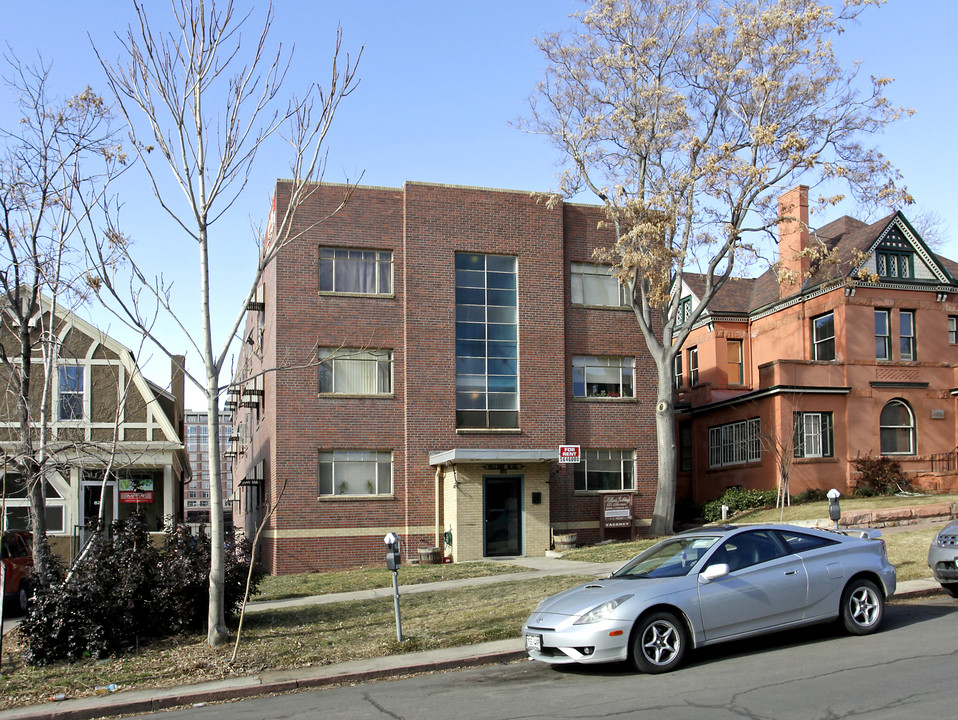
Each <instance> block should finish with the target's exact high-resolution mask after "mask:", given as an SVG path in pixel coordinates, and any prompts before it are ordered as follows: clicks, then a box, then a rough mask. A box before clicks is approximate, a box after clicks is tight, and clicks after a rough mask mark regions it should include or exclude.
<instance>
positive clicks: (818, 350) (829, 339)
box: [812, 311, 836, 361]
mask: <svg viewBox="0 0 958 720" xmlns="http://www.w3.org/2000/svg"><path fill="white" fill-rule="evenodd" d="M829 317H830V318H831V320H832V334H831V335H819V326H818V321H819V320H824V319H825V318H829ZM829 344H831V352H830V353H826V352H825V351H824V348H826V347H828V345H829ZM812 348H813V358H812V359H814V360H822V361H829V360H834V359H835V358H836V352H835V313H834V311H832V312H827V313H822V314H821V315H816V316H815V317H813V318H812ZM824 355H831V357H823V356H824Z"/></svg>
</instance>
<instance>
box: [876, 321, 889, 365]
mask: <svg viewBox="0 0 958 720" xmlns="http://www.w3.org/2000/svg"><path fill="white" fill-rule="evenodd" d="M881 317H883V318H884V322H885V328H884V330H885V332H884V333H882V332H879V331H880V330H881V328H880V327H879V326H878V318H881ZM875 359H876V360H891V359H892V358H891V310H884V309H877V308H876V310H875Z"/></svg>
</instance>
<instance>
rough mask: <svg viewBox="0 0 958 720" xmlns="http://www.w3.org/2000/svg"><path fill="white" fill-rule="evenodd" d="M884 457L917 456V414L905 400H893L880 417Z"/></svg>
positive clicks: (883, 409) (886, 405)
mask: <svg viewBox="0 0 958 720" xmlns="http://www.w3.org/2000/svg"><path fill="white" fill-rule="evenodd" d="M879 425H880V430H879V433H880V443H881V454H882V455H914V454H915V414H914V413H913V412H912V409H911V406H910V405H909V404H908V403H906V402H905V401H904V400H897V399H896V400H891V401H889V402H888V403H886V404H885V407H883V408H882V411H881V416H880V417H879Z"/></svg>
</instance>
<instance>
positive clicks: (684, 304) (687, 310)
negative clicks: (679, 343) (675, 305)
mask: <svg viewBox="0 0 958 720" xmlns="http://www.w3.org/2000/svg"><path fill="white" fill-rule="evenodd" d="M690 317H692V296H691V295H686V296H685V297H684V298H682V299H681V300H679V309H678V311H677V312H676V314H675V324H676V325H685V323H687V322H688V321H689V318H690Z"/></svg>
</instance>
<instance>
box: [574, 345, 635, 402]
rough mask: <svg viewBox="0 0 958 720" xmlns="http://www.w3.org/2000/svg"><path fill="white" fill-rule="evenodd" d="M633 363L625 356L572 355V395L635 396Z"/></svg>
mask: <svg viewBox="0 0 958 720" xmlns="http://www.w3.org/2000/svg"><path fill="white" fill-rule="evenodd" d="M633 364H634V361H633V360H632V358H625V357H592V356H586V355H577V356H574V357H573V358H572V396H573V397H635V391H634V390H633V383H632V375H633V370H632V366H633Z"/></svg>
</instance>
